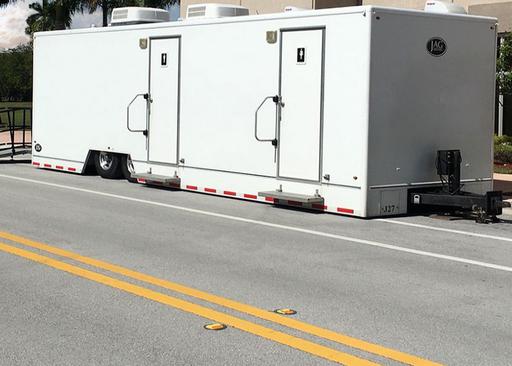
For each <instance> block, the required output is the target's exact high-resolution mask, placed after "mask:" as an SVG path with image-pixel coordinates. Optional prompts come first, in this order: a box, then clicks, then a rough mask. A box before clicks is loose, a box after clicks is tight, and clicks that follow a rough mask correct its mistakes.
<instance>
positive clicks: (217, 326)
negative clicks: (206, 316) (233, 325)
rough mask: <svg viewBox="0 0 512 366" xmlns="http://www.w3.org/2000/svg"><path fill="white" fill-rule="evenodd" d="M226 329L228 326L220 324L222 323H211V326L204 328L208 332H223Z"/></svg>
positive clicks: (207, 325)
mask: <svg viewBox="0 0 512 366" xmlns="http://www.w3.org/2000/svg"><path fill="white" fill-rule="evenodd" d="M226 328H227V326H226V325H225V324H220V323H211V324H206V325H205V326H204V329H207V330H223V329H226Z"/></svg>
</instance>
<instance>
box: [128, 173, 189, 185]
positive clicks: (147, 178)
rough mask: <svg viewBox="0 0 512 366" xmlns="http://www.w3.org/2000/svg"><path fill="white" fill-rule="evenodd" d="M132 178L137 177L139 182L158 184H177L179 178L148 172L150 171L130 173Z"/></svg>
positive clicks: (179, 181)
mask: <svg viewBox="0 0 512 366" xmlns="http://www.w3.org/2000/svg"><path fill="white" fill-rule="evenodd" d="M131 177H132V178H133V179H137V181H138V182H139V183H147V184H159V185H170V186H179V185H180V183H181V179H180V178H179V177H169V176H166V175H158V174H150V173H135V174H132V175H131Z"/></svg>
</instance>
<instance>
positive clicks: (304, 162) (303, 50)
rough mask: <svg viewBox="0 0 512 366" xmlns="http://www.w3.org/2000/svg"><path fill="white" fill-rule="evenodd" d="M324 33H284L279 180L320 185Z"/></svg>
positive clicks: (281, 67) (282, 33)
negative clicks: (295, 180)
mask: <svg viewBox="0 0 512 366" xmlns="http://www.w3.org/2000/svg"><path fill="white" fill-rule="evenodd" d="M323 54H324V29H323V28H316V29H302V30H300V29H298V30H294V29H292V30H283V31H282V32H281V65H280V69H281V79H280V95H281V97H282V102H283V103H284V108H282V114H281V121H280V124H279V138H278V139H279V162H278V176H279V177H282V178H289V179H299V180H309V181H319V180H320V174H321V172H320V171H321V164H320V160H321V147H322V141H321V139H322V99H323V63H324V60H323V59H324V56H323Z"/></svg>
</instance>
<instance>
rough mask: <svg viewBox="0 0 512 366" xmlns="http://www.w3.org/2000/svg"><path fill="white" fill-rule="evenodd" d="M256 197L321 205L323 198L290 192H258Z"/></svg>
mask: <svg viewBox="0 0 512 366" xmlns="http://www.w3.org/2000/svg"><path fill="white" fill-rule="evenodd" d="M258 196H260V197H265V198H266V197H268V198H273V199H276V200H283V201H293V202H300V203H311V204H323V203H324V198H323V197H321V196H315V195H314V196H309V195H306V194H298V193H290V192H282V191H267V192H258Z"/></svg>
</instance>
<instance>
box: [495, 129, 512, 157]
mask: <svg viewBox="0 0 512 366" xmlns="http://www.w3.org/2000/svg"><path fill="white" fill-rule="evenodd" d="M494 161H496V162H500V163H507V164H512V136H495V137H494Z"/></svg>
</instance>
